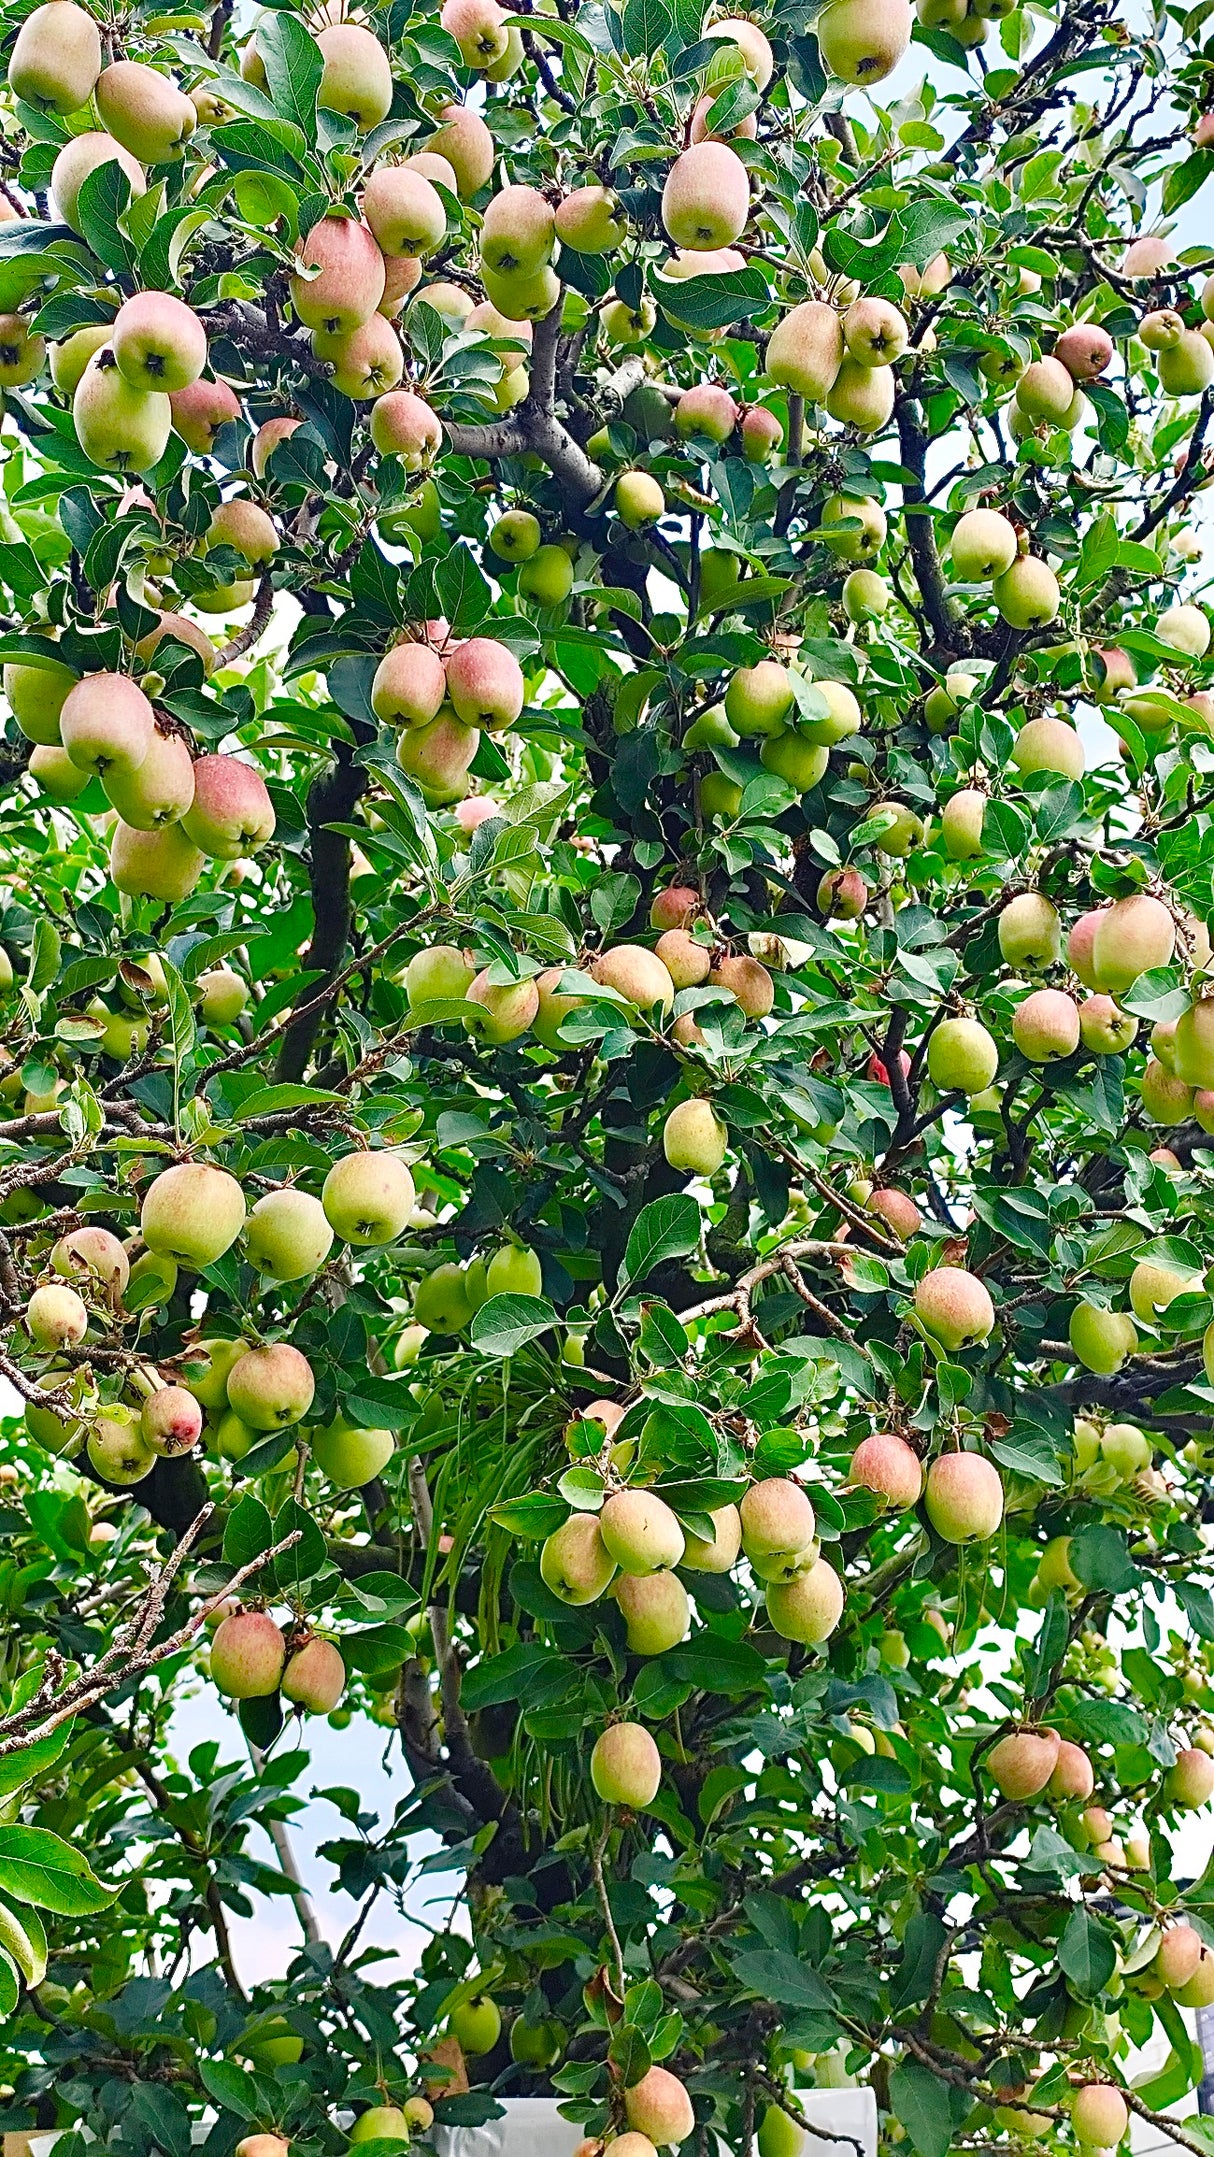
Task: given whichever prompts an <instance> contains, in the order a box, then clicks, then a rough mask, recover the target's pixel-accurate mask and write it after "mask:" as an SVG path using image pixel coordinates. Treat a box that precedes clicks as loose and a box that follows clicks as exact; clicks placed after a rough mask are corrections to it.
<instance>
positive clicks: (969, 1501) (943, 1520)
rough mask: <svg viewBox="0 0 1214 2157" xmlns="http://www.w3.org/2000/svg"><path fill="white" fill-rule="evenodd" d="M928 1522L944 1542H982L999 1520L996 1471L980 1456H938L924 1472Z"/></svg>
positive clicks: (999, 1488)
mask: <svg viewBox="0 0 1214 2157" xmlns="http://www.w3.org/2000/svg"><path fill="white" fill-rule="evenodd" d="M925 1503H926V1505H927V1515H928V1519H929V1520H930V1521H931V1524H932V1526H933V1528H934V1529H935V1531H936V1533H937V1535H938V1536H940V1537H941V1539H942V1541H944V1542H946V1543H985V1542H988V1541H989V1539H990V1537H991V1536H992V1535H994V1533H995V1531H996V1529H997V1528H998V1526H999V1523H1000V1521H1001V1520H1002V1519H1003V1482H1002V1479H1001V1477H1000V1474H999V1470H998V1469H997V1468H996V1467H994V1466H993V1464H992V1463H991V1462H990V1461H989V1460H985V1459H984V1458H983V1456H982V1455H981V1454H980V1453H941V1454H940V1455H939V1456H938V1457H937V1459H935V1460H934V1461H933V1462H932V1464H931V1466H930V1468H929V1469H928V1471H927V1488H926V1491H925Z"/></svg>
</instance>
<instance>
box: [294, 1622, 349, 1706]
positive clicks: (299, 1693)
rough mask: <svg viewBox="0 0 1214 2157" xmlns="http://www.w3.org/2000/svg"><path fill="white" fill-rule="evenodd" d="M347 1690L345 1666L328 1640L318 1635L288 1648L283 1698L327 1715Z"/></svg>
mask: <svg viewBox="0 0 1214 2157" xmlns="http://www.w3.org/2000/svg"><path fill="white" fill-rule="evenodd" d="M345 1689H346V1666H345V1664H344V1663H343V1661H342V1659H341V1655H340V1654H339V1652H338V1650H337V1649H336V1648H335V1647H334V1645H333V1642H332V1641H331V1640H322V1639H321V1638H320V1636H319V1635H318V1634H315V1633H314V1634H313V1635H312V1637H311V1639H309V1640H305V1641H303V1642H302V1643H301V1644H300V1645H299V1646H298V1647H295V1648H293V1649H292V1650H291V1653H290V1654H289V1655H288V1657H287V1660H286V1664H285V1666H284V1668H283V1673H282V1681H281V1690H282V1697H283V1699H284V1700H289V1701H291V1703H292V1704H293V1706H295V1707H299V1708H304V1709H305V1710H306V1711H307V1713H308V1714H309V1715H330V1714H332V1712H333V1709H334V1708H335V1707H336V1706H337V1703H338V1701H339V1700H340V1699H341V1696H342V1694H343V1693H344V1692H345Z"/></svg>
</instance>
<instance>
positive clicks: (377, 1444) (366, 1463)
mask: <svg viewBox="0 0 1214 2157" xmlns="http://www.w3.org/2000/svg"><path fill="white" fill-rule="evenodd" d="M395 1451H396V1440H395V1438H394V1437H393V1435H392V1433H391V1431H380V1430H360V1429H355V1428H354V1427H353V1425H351V1424H349V1423H347V1422H346V1421H345V1418H344V1417H343V1416H340V1415H338V1416H335V1417H334V1418H333V1421H332V1422H331V1423H326V1424H324V1425H323V1426H322V1427H321V1428H320V1429H318V1430H313V1432H312V1455H313V1458H314V1460H315V1462H316V1465H317V1467H318V1468H319V1469H320V1470H321V1472H322V1474H324V1475H326V1476H327V1477H328V1479H329V1481H330V1483H332V1484H333V1485H334V1487H335V1489H337V1490H361V1489H362V1487H363V1485H364V1483H369V1482H370V1481H371V1480H372V1478H373V1477H374V1476H377V1475H378V1474H379V1473H380V1470H381V1469H383V1468H386V1466H387V1464H388V1462H389V1461H390V1460H391V1458H392V1455H393V1453H394V1452H395Z"/></svg>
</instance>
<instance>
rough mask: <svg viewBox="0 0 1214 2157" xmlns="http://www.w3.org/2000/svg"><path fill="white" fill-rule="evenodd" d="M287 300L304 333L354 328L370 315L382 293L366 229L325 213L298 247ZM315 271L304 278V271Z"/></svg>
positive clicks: (377, 259)
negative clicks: (296, 261)
mask: <svg viewBox="0 0 1214 2157" xmlns="http://www.w3.org/2000/svg"><path fill="white" fill-rule="evenodd" d="M298 262H299V269H298V271H297V272H296V274H295V275H294V276H292V278H291V300H292V304H293V306H294V308H295V312H296V314H297V316H298V317H299V320H300V321H301V322H302V323H303V325H304V328H305V329H310V330H356V329H357V328H358V325H359V323H360V322H366V321H368V320H369V319H370V317H371V316H372V315H373V314H374V313H375V311H376V309H377V307H378V306H379V303H380V301H381V299H382V298H383V292H384V258H383V256H382V254H381V253H380V250H379V247H378V246H377V244H376V240H375V236H374V234H373V233H372V231H371V230H370V227H369V226H367V225H365V224H363V223H361V222H360V221H359V220H357V219H354V218H349V217H341V216H339V215H337V214H336V213H331V214H330V215H328V216H326V217H322V218H321V220H320V222H319V223H318V224H315V225H313V226H312V229H311V231H310V232H309V233H308V235H307V237H306V239H304V240H303V241H302V242H301V244H300V249H299V255H298ZM311 270H314V271H316V273H317V274H316V275H315V276H305V275H304V274H303V273H304V272H305V271H311Z"/></svg>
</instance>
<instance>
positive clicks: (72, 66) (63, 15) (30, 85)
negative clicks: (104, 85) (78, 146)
mask: <svg viewBox="0 0 1214 2157" xmlns="http://www.w3.org/2000/svg"><path fill="white" fill-rule="evenodd" d="M100 73H101V33H100V31H99V30H98V28H97V25H96V23H95V21H94V20H93V17H92V16H91V15H90V14H89V13H88V11H87V9H86V8H82V7H77V6H76V4H75V0H48V4H46V5H44V6H42V7H36V8H35V9H34V11H33V13H32V14H30V15H27V16H26V18H25V21H24V22H23V23H22V25H21V28H20V30H19V31H18V33H17V40H16V43H15V44H14V46H13V49H12V52H11V53H10V55H9V62H8V82H9V88H10V89H11V91H12V93H13V96H14V97H19V98H22V99H23V100H24V102H25V103H26V104H27V105H33V106H34V107H35V108H36V110H37V111H39V112H54V113H69V112H79V110H80V108H81V106H82V105H87V103H88V101H89V99H90V97H91V96H92V94H93V91H94V89H95V87H96V84H97V78H98V76H99V74H100Z"/></svg>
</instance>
